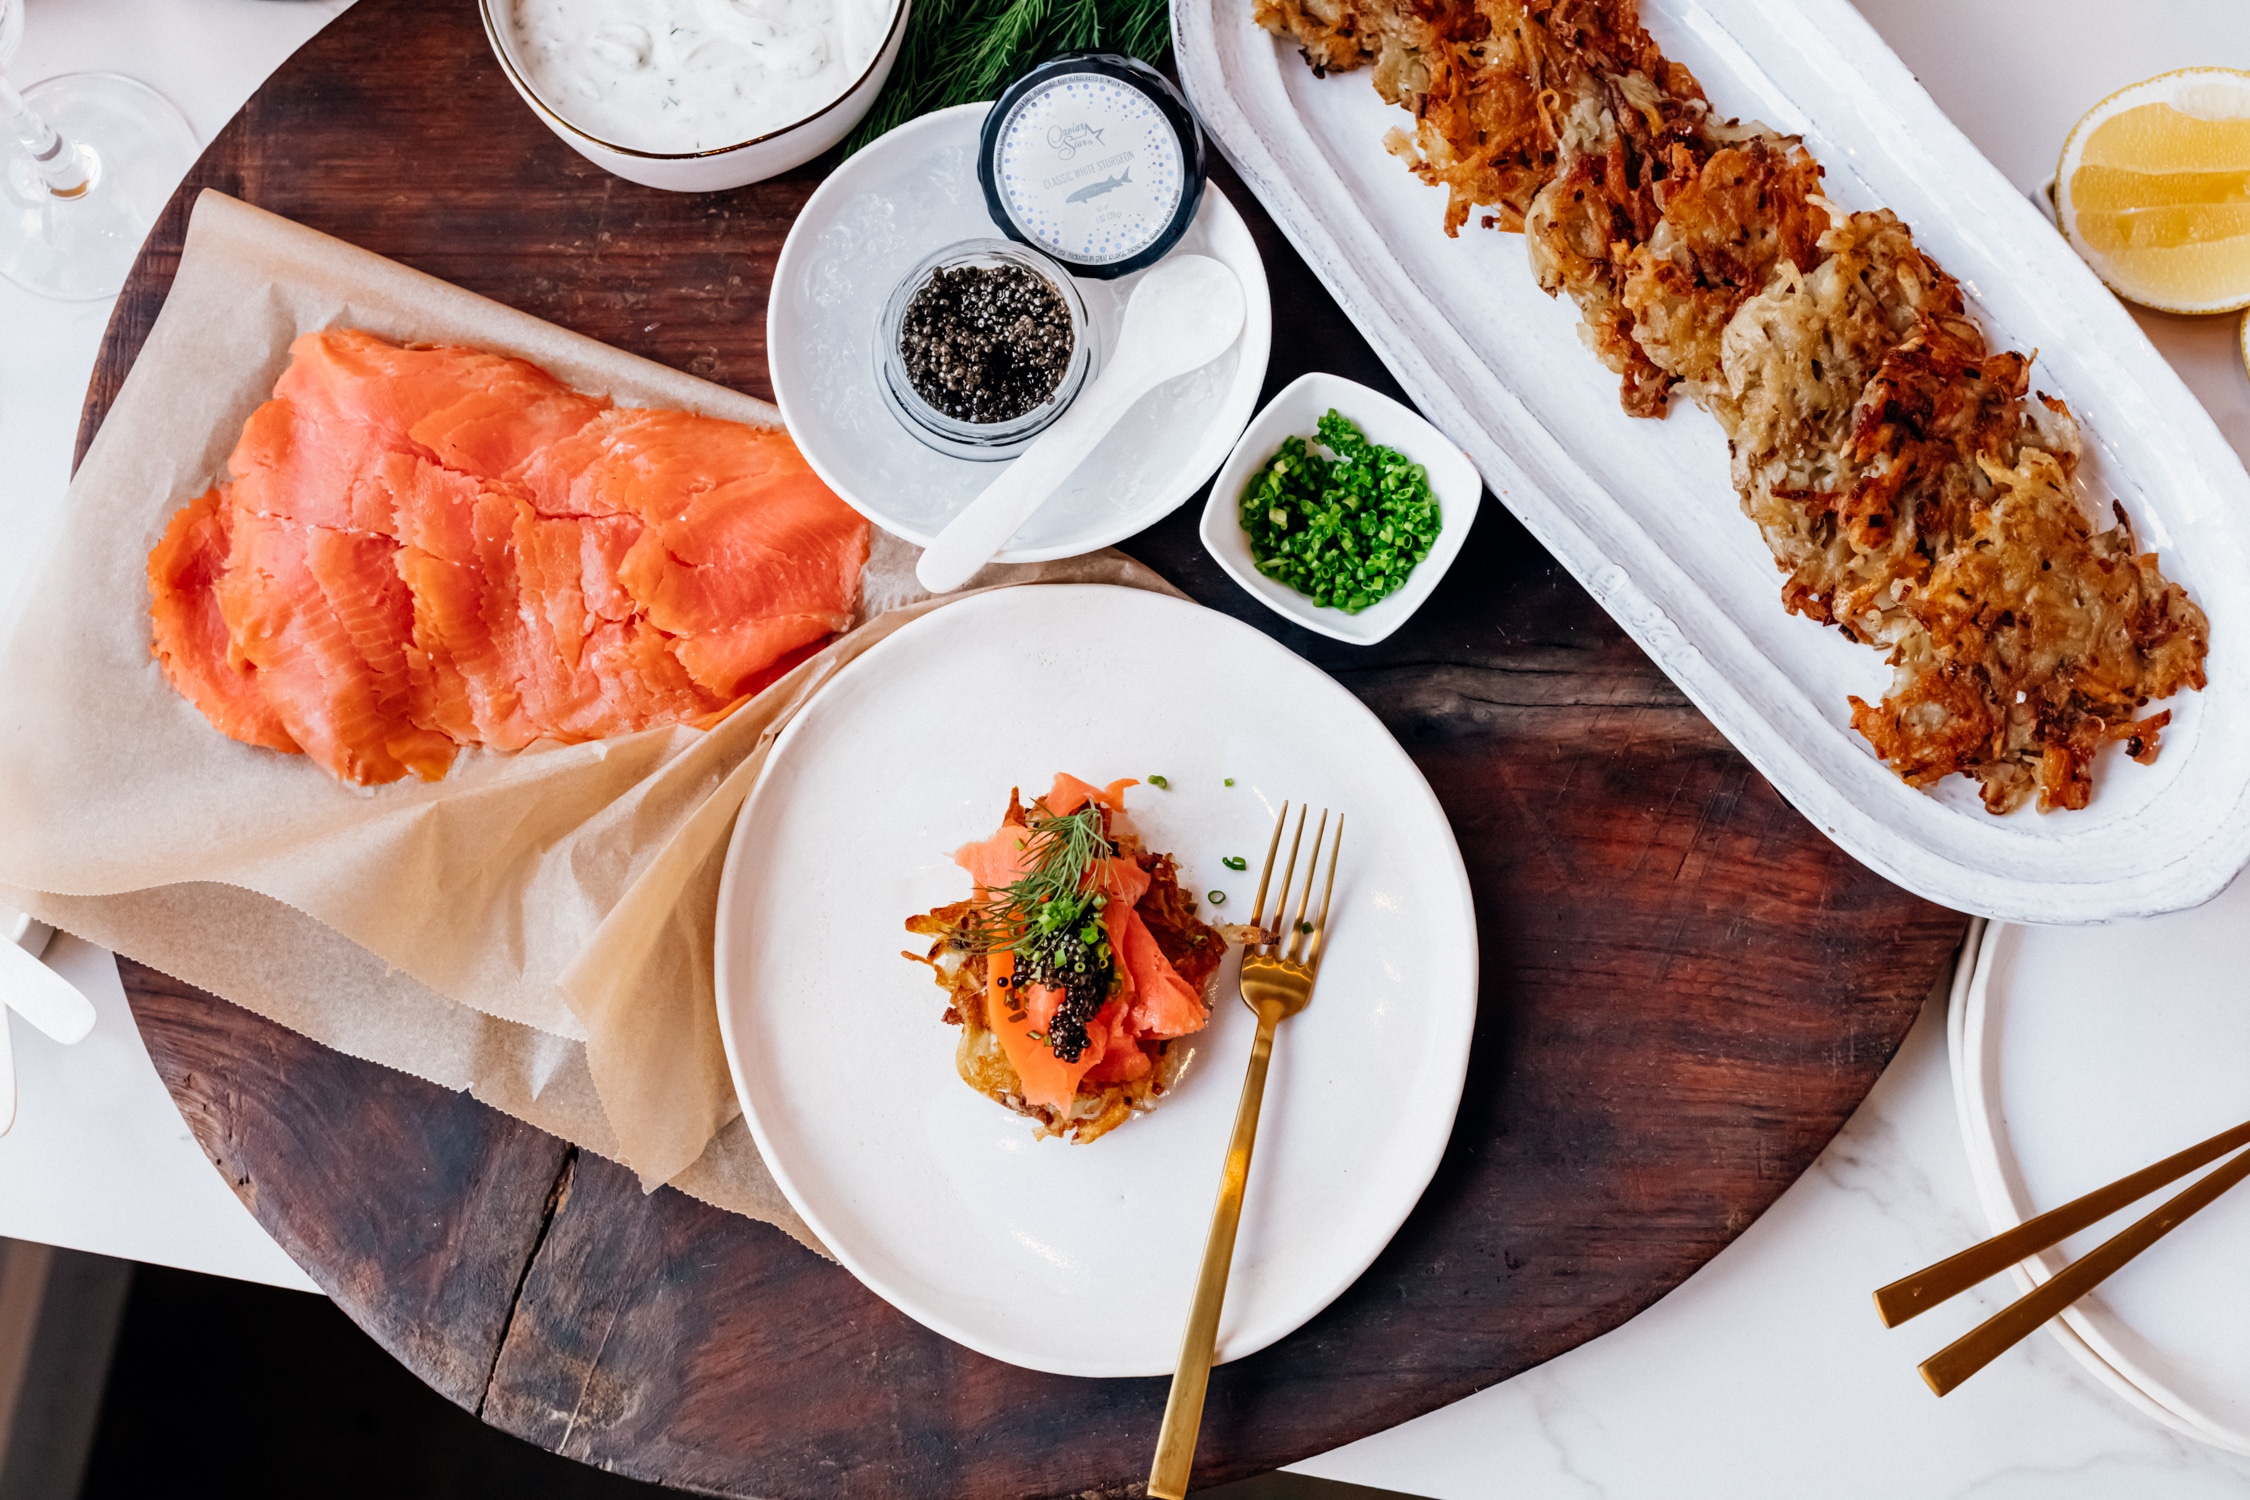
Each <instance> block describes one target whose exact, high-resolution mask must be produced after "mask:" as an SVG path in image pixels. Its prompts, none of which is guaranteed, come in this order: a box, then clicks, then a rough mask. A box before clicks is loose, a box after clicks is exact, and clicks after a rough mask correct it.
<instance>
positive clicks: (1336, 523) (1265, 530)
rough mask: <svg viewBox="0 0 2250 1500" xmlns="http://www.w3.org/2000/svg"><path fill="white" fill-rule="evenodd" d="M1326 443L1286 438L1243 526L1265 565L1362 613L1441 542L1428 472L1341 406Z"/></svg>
mask: <svg viewBox="0 0 2250 1500" xmlns="http://www.w3.org/2000/svg"><path fill="white" fill-rule="evenodd" d="M1318 441H1319V443H1320V444H1321V446H1323V447H1325V448H1326V449H1327V450H1328V451H1329V452H1330V453H1333V454H1335V455H1336V456H1335V457H1334V458H1323V457H1322V456H1321V455H1320V454H1318V453H1316V452H1313V451H1312V450H1311V449H1310V448H1309V447H1308V446H1307V445H1306V442H1305V440H1304V439H1303V438H1301V437H1292V438H1286V439H1284V440H1283V441H1282V444H1281V451H1280V452H1278V453H1276V454H1274V456H1273V457H1272V458H1270V459H1268V460H1267V461H1266V466H1265V467H1264V468H1263V469H1261V470H1259V471H1258V477H1257V478H1255V479H1253V480H1251V481H1250V483H1249V485H1248V486H1247V487H1246V488H1245V489H1244V490H1243V492H1242V498H1241V500H1240V502H1239V505H1238V510H1239V514H1240V518H1241V521H1242V529H1243V530H1244V531H1246V532H1248V533H1249V535H1250V555H1251V556H1252V557H1253V558H1254V559H1255V560H1256V562H1257V565H1258V571H1259V572H1260V573H1263V574H1264V575H1265V576H1266V577H1268V578H1271V579H1273V580H1275V581H1276V582H1279V583H1285V584H1287V585H1288V586H1289V587H1291V588H1293V589H1295V590H1296V591H1297V592H1298V593H1300V594H1304V595H1306V596H1308V597H1309V598H1311V600H1312V601H1313V603H1315V604H1319V605H1325V606H1328V607H1331V608H1335V609H1340V610H1342V611H1344V613H1346V614H1351V615H1356V614H1358V613H1359V612H1360V611H1361V610H1363V609H1365V608H1367V606H1369V605H1370V604H1373V603H1375V602H1376V601H1378V600H1380V599H1383V598H1385V597H1387V596H1388V595H1390V594H1392V593H1393V592H1395V591H1396V590H1397V589H1399V588H1400V587H1401V586H1403V585H1404V584H1405V582H1406V577H1407V575H1408V574H1409V573H1412V572H1413V571H1414V568H1415V565H1416V564H1417V563H1419V562H1421V561H1422V559H1423V558H1425V557H1427V556H1428V555H1429V552H1430V546H1431V544H1432V543H1433V542H1435V541H1436V540H1437V534H1438V528H1439V525H1440V518H1439V515H1438V503H1437V498H1436V497H1435V496H1433V495H1432V494H1431V493H1430V475H1429V471H1428V470H1427V469H1425V468H1423V467H1422V466H1421V465H1420V464H1418V463H1415V462H1414V461H1413V460H1411V459H1409V458H1408V457H1407V456H1406V455H1405V454H1403V453H1401V452H1399V451H1398V450H1397V449H1396V448H1385V447H1383V446H1382V445H1380V444H1378V443H1371V442H1369V441H1368V440H1367V438H1366V436H1365V435H1364V434H1362V433H1361V432H1360V430H1359V429H1358V428H1357V427H1355V426H1353V425H1352V423H1351V422H1350V421H1349V420H1348V419H1346V418H1345V417H1344V415H1343V414H1342V413H1340V412H1337V411H1335V410H1333V409H1331V410H1330V411H1329V413H1328V415H1326V416H1324V417H1322V418H1321V419H1320V431H1319V437H1318Z"/></svg>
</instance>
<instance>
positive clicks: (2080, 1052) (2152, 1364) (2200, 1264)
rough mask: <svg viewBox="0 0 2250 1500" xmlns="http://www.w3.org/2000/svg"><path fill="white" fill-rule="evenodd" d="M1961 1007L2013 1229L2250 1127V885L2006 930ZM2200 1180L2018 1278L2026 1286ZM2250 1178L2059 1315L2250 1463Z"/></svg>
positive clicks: (2081, 1352)
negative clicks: (2115, 916)
mask: <svg viewBox="0 0 2250 1500" xmlns="http://www.w3.org/2000/svg"><path fill="white" fill-rule="evenodd" d="M1975 963H1976V967H1975V971H1974V977H1973V978H1972V980H1971V981H1970V983H1969V986H1968V990H1967V994H1966V995H1965V996H1964V997H1963V1000H1962V1003H1961V1004H1960V1005H1958V1006H1956V1007H1955V1013H1954V1015H1953V1017H1952V1023H1951V1028H1950V1029H1951V1033H1952V1042H1953V1081H1954V1090H1955V1096H1956V1099H1957V1102H1958V1103H1959V1105H1960V1113H1961V1125H1962V1131H1963V1134H1964V1136H1965V1137H1966V1138H1967V1142H1968V1148H1969V1163H1970V1168H1971V1171H1972V1173H1973V1174H1974V1176H1975V1178H1976V1183H1977V1191H1978V1194H1979V1196H1980V1197H1981V1198H1982V1200H1983V1203H1984V1207H1985V1211H1986V1215H1987V1217H1988V1218H1989V1219H1990V1221H1991V1223H1992V1227H1993V1229H1994V1230H1995V1231H1996V1232H1997V1231H1999V1230H2002V1229H2007V1228H2012V1227H2014V1226H2015V1225H2017V1224H2020V1223H2022V1222H2023V1221H2024V1220H2025V1219H2028V1218H2031V1217H2033V1216H2034V1215H2036V1214H2040V1213H2044V1212H2046V1211H2047V1210H2048V1209H2051V1208H2055V1207H2057V1206H2059V1205H2061V1204H2063V1203H2067V1202H2069V1201H2070V1200H2071V1199H2073V1198H2076V1197H2078V1196H2079V1195H2080V1194H2083V1193H2087V1192H2090V1191H2092V1190H2093V1189H2095V1188H2097V1187H2100V1186H2102V1185H2103V1184H2105V1183H2109V1182H2114V1181H2116V1180H2117V1179H2118V1178H2120V1177H2123V1176H2125V1175H2126V1174H2127V1173H2129V1172H2132V1171H2136V1170H2138V1169H2139V1168H2141V1167H2145V1166H2147V1165H2148V1164H2149V1163H2150V1162H2153V1161H2156V1160H2159V1159H2160V1158H2162V1157H2166V1156H2169V1155H2171V1154H2172V1153H2173V1152H2175V1151H2179V1150H2182V1149H2183V1148H2185V1147H2188V1146H2192V1145H2194V1144H2195V1143H2196V1142H2197V1141H2201V1140H2205V1139H2207V1138H2209V1137H2210V1136H2213V1135H2216V1134H2218V1133H2219V1132H2220V1131H2222V1130H2224V1129H2226V1128H2227V1127H2229V1126H2231V1125H2236V1124H2239V1123H2241V1122H2242V1121H2243V1120H2244V1119H2250V880H2237V881H2236V882H2235V883H2234V885H2233V886H2232V887H2231V888H2229V889H2228V890H2227V891H2226V893H2225V894H2223V895H2221V896H2220V897H2219V898H2218V899H2216V900H2214V901H2212V902H2211V903H2210V904H2209V905H2207V906H2202V907H2198V908H2197V909H2195V910H2193V911H2185V912H2177V913H2174V914H2172V915H2170V916H2163V917H2151V918H2147V919H2144V920H2142V921H2137V922H2121V923H2118V924H2115V925H2113V926H2107V927H2020V926H2013V925H2005V924H1994V925H1993V926H1991V927H1989V928H1987V929H1985V931H1984V934H1983V937H1982V940H1981V942H1980V943H1979V944H1978V946H1977V953H1976V960H1975ZM2186 1185H2187V1184H2186V1183H2185V1182H2182V1183H2176V1184H2174V1185H2172V1186H2171V1187H2168V1188H2163V1189H2159V1190H2158V1191H2157V1192H2156V1193H2155V1194H2152V1195H2151V1196H2150V1197H2148V1198H2147V1199H2145V1200H2144V1201H2142V1202H2141V1203H2138V1204H2136V1205H2134V1206H2133V1207H2132V1208H2129V1209H2127V1210H2125V1211H2124V1212H2123V1213H2121V1214H2119V1215H2117V1216H2116V1217H2114V1218H2112V1219H2111V1220H2109V1221H2107V1222H2105V1223H2103V1224H2100V1225H2097V1226H2096V1227H2095V1228H2094V1229H2092V1230H2090V1231H2088V1232H2086V1233H2084V1234H2081V1235H2078V1236H2076V1237H2075V1238H2073V1239H2071V1240H2069V1241H2067V1242H2066V1243H2065V1244H2063V1245H2061V1246H2058V1247H2057V1248H2056V1249H2054V1250H2051V1251H2048V1252H2047V1253H2046V1254H2045V1255H2042V1256H2040V1257H2038V1258H2037V1259H2036V1260H2035V1261H2032V1262H2030V1263H2028V1264H2027V1266H2026V1267H2025V1268H2023V1269H2021V1270H2019V1271H2018V1272H2017V1273H2016V1276H2017V1281H2018V1283H2019V1285H2020V1286H2021V1287H2022V1288H2023V1289H2024V1290H2029V1289H2030V1288H2031V1287H2032V1286H2033V1285H2035V1284H2037V1283H2039V1282H2043V1281H2045V1280H2047V1279H2048V1278H2049V1277H2050V1276H2053V1275H2054V1274H2056V1273H2057V1272H2058V1271H2060V1270H2061V1269H2062V1268H2063V1267H2064V1266H2065V1265H2067V1264H2069V1263H2070V1262H2071V1261H2073V1260H2076V1259H2078V1258H2079V1257H2080V1256H2083V1255H2084V1254H2086V1252H2088V1251H2089V1250H2091V1249H2093V1248H2094V1247H2095V1246H2096V1245H2098V1244H2100V1243H2101V1242H2102V1241H2103V1240H2106V1239H2108V1238H2109V1237H2110V1236H2111V1235H2113V1234H2115V1233H2117V1232H2118V1231H2119V1230H2121V1229H2122V1228H2124V1227H2125V1225H2127V1224H2129V1223H2131V1222H2133V1221H2134V1220H2135V1219H2137V1218H2139V1217H2141V1216H2142V1215H2143V1214H2146V1213H2149V1212H2151V1211H2153V1210H2154V1209H2155V1208H2156V1206H2157V1205H2158V1204H2160V1203H2162V1202H2163V1201H2164V1200H2165V1199H2166V1198H2168V1197H2170V1196H2172V1195H2173V1194H2175V1193H2178V1192H2180V1191H2181V1190H2182V1189H2183V1188H2184V1187H2185V1186H2186ZM2245 1264H2250V1188H2242V1187H2237V1188H2236V1189H2234V1190H2233V1191H2232V1192H2231V1193H2229V1194H2227V1195H2226V1196H2225V1197H2222V1198H2220V1199H2219V1200H2218V1201H2217V1202H2216V1203H2213V1204H2212V1205H2211V1206H2210V1207H2208V1208H2206V1209H2204V1210H2203V1211H2202V1212H2201V1213H2199V1214H2197V1215H2196V1216H2195V1217H2193V1218H2191V1219H2189V1220H2188V1221H2187V1222H2186V1223H2184V1224H2182V1225H2180V1226H2179V1227H2178V1228H2177V1229H2174V1230H2173V1231H2172V1232H2171V1233H2170V1234H2169V1235H2167V1236H2165V1237H2164V1238H2163V1239H2162V1240H2160V1241H2158V1242H2157V1243H2156V1244H2155V1245H2153V1246H2151V1247H2150V1248H2149V1249H2148V1250H2146V1251H2144V1252H2142V1254H2141V1256H2140V1258H2139V1259H2137V1260H2135V1261H2133V1262H2132V1263H2131V1264H2129V1265H2127V1266H2126V1267H2125V1268H2124V1269H2123V1270H2120V1271H2119V1272H2117V1273H2116V1274H2115V1275H2113V1276H2111V1277H2110V1278H2109V1279H2108V1280H2107V1281H2105V1282H2103V1283H2102V1284H2101V1285H2100V1286H2099V1287H2098V1288H2096V1289H2095V1290H2094V1291H2093V1293H2091V1294H2090V1295H2089V1296H2087V1297H2086V1298H2084V1299H2083V1300H2081V1301H2080V1302H2079V1303H2078V1304H2077V1305H2076V1306H2074V1307H2072V1308H2071V1309H2070V1310H2069V1311H2068V1312H2065V1313H2064V1314H2063V1315H2062V1317H2061V1318H2060V1319H2059V1320H2057V1321H2056V1322H2054V1323H2052V1324H2050V1325H2048V1326H2049V1327H2051V1328H2052V1329H2053V1330H2054V1332H2055V1336H2056V1337H2057V1338H2059V1339H2060V1340H2061V1341H2062V1343H2063V1345H2064V1346H2065V1347H2066V1348H2068V1349H2069V1350H2070V1351H2071V1352H2072V1353H2073V1354H2074V1355H2076V1356H2077V1357H2078V1359H2079V1360H2080V1362H2081V1363H2083V1364H2084V1365H2085V1366H2086V1367H2087V1368H2088V1369H2089V1370H2091V1371H2092V1372H2093V1373H2094V1374H2095V1375H2096V1376H2097V1377H2099V1378H2100V1379H2101V1380H2102V1381H2103V1382H2104V1383H2106V1384H2108V1385H2109V1386H2110V1387H2111V1388H2112V1389H2114V1390H2116V1391H2117V1392H2118V1393H2119V1394H2120V1395H2122V1396H2124V1397H2125V1398H2126V1399H2127V1400H2129V1401H2131V1402H2132V1403H2133V1404H2134V1405H2136V1406H2138V1407H2140V1408H2141V1409H2142V1410H2143V1411H2145V1412H2147V1413H2149V1414H2150V1415H2151V1416H2154V1417H2156V1418H2157V1419H2158V1420H2159V1421H2161V1422H2163V1423H2165V1424H2166V1425H2167V1426H2169V1427H2172V1428H2173V1429H2175V1430H2177V1431H2180V1432H2183V1433H2187V1434H2189V1435H2190V1436H2193V1437H2197V1438H2201V1439H2202V1440H2204V1441H2205V1442H2208V1443H2213V1444H2216V1445H2218V1446H2219V1447H2222V1448H2227V1449H2230V1450H2232V1451H2234V1452H2236V1453H2245V1454H2250V1277H2246V1276H2245V1275H2244V1274H2243V1267H2244V1266H2245Z"/></svg>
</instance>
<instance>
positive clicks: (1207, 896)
mask: <svg viewBox="0 0 2250 1500" xmlns="http://www.w3.org/2000/svg"><path fill="white" fill-rule="evenodd" d="M1203 899H1204V900H1206V901H1208V902H1210V903H1211V904H1212V905H1213V906H1224V905H1226V904H1227V893H1226V892H1225V891H1205V892H1204V893H1203Z"/></svg>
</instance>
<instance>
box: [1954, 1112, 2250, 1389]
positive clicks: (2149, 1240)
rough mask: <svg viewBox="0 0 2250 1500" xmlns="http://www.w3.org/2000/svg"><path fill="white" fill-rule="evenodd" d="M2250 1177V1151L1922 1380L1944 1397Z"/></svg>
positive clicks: (2001, 1317)
mask: <svg viewBox="0 0 2250 1500" xmlns="http://www.w3.org/2000/svg"><path fill="white" fill-rule="evenodd" d="M2150 1170H2154V1169H2153V1168H2152V1169H2150ZM2245 1177H2250V1151H2245V1152H2243V1153H2242V1154H2241V1155H2240V1156H2238V1157H2236V1158H2235V1159H2234V1160H2233V1161H2230V1162H2228V1163H2227V1164H2226V1165H2225V1166H2223V1167H2220V1168H2218V1169H2217V1170H2216V1171H2214V1172H2212V1173H2211V1174H2210V1175H2209V1176H2208V1177H2205V1178H2204V1179H2203V1180H2202V1181H2200V1182H2198V1183H2196V1184H2195V1185H2194V1186H2193V1187H2191V1188H2189V1189H2188V1190H2187V1191H2185V1192H2183V1193H2181V1194H2179V1195H2178V1196H2176V1197H2174V1198H2171V1199H2169V1200H2168V1201H2167V1202H2166V1203H2165V1204H2164V1206H2163V1207H2161V1208H2159V1209H2157V1210H2156V1211H2155V1212H2154V1213H2152V1214H2150V1215H2148V1216H2147V1217H2146V1218H2144V1219H2141V1220H2139V1221H2138V1222H2136V1223H2134V1224H2133V1225H2132V1226H2131V1227H2129V1228H2127V1229H2125V1230H2123V1231H2122V1232H2120V1233H2119V1234H2117V1235H2115V1236H2113V1237H2112V1238H2110V1239H2108V1240H2105V1241H2104V1242H2103V1243H2102V1244H2101V1245H2100V1246H2099V1247H2098V1248H2096V1249H2095V1250H2093V1251H2092V1252H2091V1253H2089V1254H2087V1255H2086V1256H2084V1257H2082V1258H2081V1259H2078V1260H2075V1261H2073V1262H2071V1263H2070V1265H2069V1266H2067V1267H2065V1268H2064V1269H2063V1270H2062V1271H2060V1272H2058V1273H2057V1274H2056V1275H2055V1276H2054V1277H2053V1278H2052V1279H2051V1280H2049V1281H2047V1282H2045V1283H2044V1284H2042V1285H2040V1286H2039V1287H2037V1288H2035V1289H2033V1290H2032V1291H2030V1292H2027V1293H2026V1294H2024V1295H2023V1296H2021V1297H2019V1298H2017V1299H2016V1300H2015V1301H2014V1302H2012V1303H2010V1304H2009V1305H2008V1306H2006V1307H2004V1308H2002V1309H2001V1310H2000V1311H1999V1312H1997V1313H1995V1314H1993V1315H1992V1316H1991V1317H1989V1318H1987V1319H1985V1321H1984V1322H1982V1323H1979V1324H1978V1325H1977V1326H1976V1327H1974V1328H1972V1329H1970V1330H1969V1331H1968V1332H1967V1333H1965V1334H1963V1335H1962V1336H1961V1337H1960V1338H1957V1339H1955V1340H1954V1341H1953V1342H1952V1343H1950V1344H1948V1345H1946V1346H1945V1347H1944V1348H1943V1349H1941V1350H1939V1351H1938V1352H1937V1353H1936V1354H1933V1355H1931V1356H1930V1357H1929V1358H1928V1359H1926V1360H1924V1361H1922V1363H1921V1365H1920V1366H1919V1367H1918V1368H1919V1369H1920V1370H1921V1372H1922V1378H1923V1379H1924V1380H1925V1381H1927V1382H1929V1387H1930V1389H1931V1390H1933V1391H1935V1392H1937V1393H1938V1394H1939V1395H1940V1396H1942V1395H1944V1394H1945V1393H1946V1392H1948V1391H1951V1390H1953V1389H1955V1388H1956V1387H1958V1386H1959V1385H1960V1384H1961V1382H1962V1381H1964V1380H1967V1379H1968V1378H1969V1377H1970V1376H1971V1375H1974V1374H1976V1372H1977V1371H1979V1370H1981V1369H1983V1368H1984V1367H1985V1366H1986V1365H1988V1364H1990V1363H1992V1361H1993V1360H1995V1359H1997V1358H1998V1357H1999V1356H2000V1355H2001V1354H2003V1353H2004V1352H2006V1351H2007V1350H2008V1349H2010V1348H2013V1347H2014V1346H2015V1344H2016V1343H2017V1342H2018V1341H2019V1340H2021V1339H2022V1338H2023V1337H2024V1335H2026V1334H2028V1333H2030V1332H2031V1331H2032V1330H2033V1329H2035V1328H2037V1327H2038V1326H2039V1325H2040V1324H2042V1323H2044V1322H2046V1321H2047V1320H2048V1319H2049V1318H2052V1317H2054V1316H2055V1315H2056V1314H2057V1313H2060V1312H2061V1311H2062V1310H2063V1309H2064V1308H2066V1307H2068V1306H2070V1304H2072V1303H2073V1302H2076V1301H2077V1300H2078V1299H2079V1298H2081V1297H2083V1296H2085V1295H2086V1294H2087V1293H2088V1292H2090V1291H2092V1290H2093V1289H2094V1288H2095V1287H2097V1286H2099V1285H2100V1284H2101V1283H2102V1282H2103V1281H2104V1280H2106V1279H2108V1277H2109V1276H2110V1274H2111V1273H2112V1272H2114V1271H2116V1270H2117V1269H2118V1268H2119V1267H2120V1266H2122V1265H2124V1264H2125V1263H2126V1262H2127V1261H2129V1260H2131V1259H2132V1258H2133V1257H2134V1256H2136V1255H2138V1254H2140V1253H2141V1252H2142V1251H2143V1250H2146V1249H2147V1248H2148V1247H2149V1246H2151V1245H2153V1244H2155V1243H2156V1242H2157V1241H2158V1240H2160V1239H2162V1238H2164V1236H2165V1235H2167V1234H2170V1233H2171V1232H2172V1231H2173V1230H2174V1229H2176V1228H2178V1227H2179V1226H2180V1225H2181V1224H2182V1223H2184V1222H2186V1220H2187V1219H2188V1217H2189V1216H2190V1215H2191V1214H2194V1213H2196V1212H2197V1211H2199V1210H2201V1209H2203V1208H2205V1207H2207V1206H2209V1205H2210V1204H2211V1203H2212V1202H2213V1201H2214V1200H2215V1199H2217V1198H2218V1197H2219V1195H2220V1194H2222V1193H2224V1192H2225V1191H2226V1190H2227V1189H2229V1188H2231V1187H2233V1186H2234V1185H2235V1184H2236V1183H2238V1182H2240V1181H2242V1179H2243V1178H2245Z"/></svg>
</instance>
